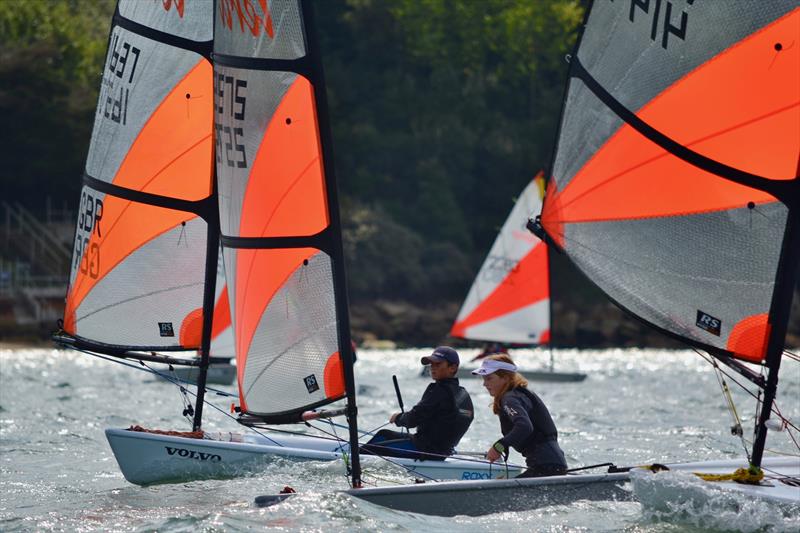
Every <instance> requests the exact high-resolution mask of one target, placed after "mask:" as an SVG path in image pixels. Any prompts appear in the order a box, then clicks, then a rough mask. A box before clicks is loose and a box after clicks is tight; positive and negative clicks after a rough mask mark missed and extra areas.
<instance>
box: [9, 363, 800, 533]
mask: <svg viewBox="0 0 800 533" xmlns="http://www.w3.org/2000/svg"><path fill="white" fill-rule="evenodd" d="M427 353H429V351H428V350H396V351H368V350H362V351H360V352H359V362H358V364H357V368H356V374H357V380H358V382H359V385H360V389H361V394H360V396H359V406H360V413H361V416H360V426H361V428H362V429H374V428H376V427H378V426H380V425H381V424H383V423H384V422H385V421H386V419H387V417H388V416H389V415H390V414H391V413H392V412H394V411H396V410H397V401H396V398H395V393H394V388H393V387H392V382H391V375H392V374H396V375H397V377H398V379H399V381H400V385H401V389H402V391H403V397H404V400H405V403H406V406H410V405H413V403H414V401H415V400H416V399H418V398H419V397H420V395H421V393H422V390H423V389H424V387H425V386H426V385H427V383H428V382H427V380H425V379H421V378H419V377H417V375H418V371H419V368H420V367H419V357H420V356H421V355H426V354H427ZM470 355H472V351H469V350H465V351H464V353H463V354H462V356H465V358H466V357H469V356H470ZM516 355H517V359H518V362H521V363H523V364H527V365H529V366H532V367H535V366H542V365H544V363H545V361H546V358H547V356H546V352H544V351H533V352H532V351H519V352H517V354H516ZM556 356H557V369H558V370H564V371H576V370H578V371H582V372H585V373H588V374H589V377H588V379H587V380H586V381H584V382H583V383H578V384H569V383H567V384H557V383H532V384H531V386H532V388H533V389H534V390H536V391H537V393H539V394H540V395H541V396H542V398H543V399H544V401H545V403H546V404H547V405H548V407H549V408H550V410H551V412H552V413H553V415H554V418H555V420H556V424H557V425H558V429H559V441H560V443H561V446H562V448H563V449H564V451H565V452H566V454H567V460H568V462H569V463H570V466H578V465H588V464H594V463H602V462H606V461H614V462H615V463H616V464H618V465H628V464H641V463H650V462H675V461H694V460H708V459H722V458H736V457H741V456H742V455H743V453H742V450H741V444H740V442H739V440H738V439H737V438H735V437H732V436H731V435H730V432H729V427H730V425H731V420H730V415H729V412H728V410H727V407H726V405H725V402H724V400H723V397H722V395H721V393H720V388H719V384H718V383H717V379H716V377H715V375H714V373H713V372H712V370H711V368H710V366H709V365H708V364H707V363H705V362H704V361H703V360H702V359H701V358H700V357H698V356H697V355H696V354H694V353H693V352H690V351H680V352H669V351H658V350H646V351H643V350H604V351H575V350H571V351H557V352H556ZM462 384H464V386H465V387H467V389H468V390H469V391H470V393H471V394H472V397H473V401H474V403H475V406H476V409H477V411H478V412H477V413H476V419H475V422H474V424H473V426H472V428H471V429H470V431H469V433H467V435H466V437H465V438H464V439H463V440H462V443H461V445H460V448H461V449H469V450H485V449H486V448H488V446H489V445H490V444H491V442H493V441H494V440H495V439H496V438H497V437H498V434H499V427H498V423H497V421H496V419H495V418H494V417H493V415H492V414H491V412H490V409H489V407H488V405H489V402H490V398H489V396H488V394H487V393H486V392H485V390H484V389H483V388H482V387H481V386H480V383H479V381H478V380H477V379H475V380H462ZM732 388H733V389H734V390H733V392H734V398H735V400H736V405H737V407H738V409H739V413H740V415H741V416H743V418H744V420H743V422H744V424H745V427H746V428H750V427H752V421H753V416H754V414H755V413H754V401H753V399H752V398H751V397H750V396H748V395H747V394H745V393H743V392H741V391H740V390H739V388H738V387H736V386H732ZM227 389H228V390H230V388H227ZM211 401H212V402H214V403H216V404H217V405H219V406H220V407H221V408H222V409H223V410H227V407H228V406H229V405H230V402H231V401H230V400H229V399H225V398H221V397H214V396H213V395H212V396H211ZM778 401H779V407H780V408H781V410H782V411H783V413H784V414H785V415H788V416H789V418H791V419H792V420H794V421H795V422H797V421H798V420H800V364H798V363H796V362H794V361H792V360H789V359H784V363H783V368H782V371H781V388H780V395H779V397H778ZM182 409H183V405H182V401H181V395H180V392H179V391H178V389H177V388H176V387H175V386H173V385H171V384H168V383H163V382H159V381H157V380H156V381H154V379H153V378H152V377H151V376H150V375H148V374H146V373H144V372H139V371H136V370H133V369H130V368H125V367H122V366H120V365H118V364H114V363H110V362H106V361H103V360H100V359H97V358H93V357H89V356H86V355H82V354H78V353H74V352H64V351H58V350H45V349H38V350H0V530H2V531H29V530H36V531H98V530H99V531H223V530H225V531H228V530H256V531H258V530H285V531H294V530H304V531H325V532H326V533H328V532H333V531H352V530H368V531H376V530H380V531H382V530H397V531H434V530H437V531H499V530H503V531H532V530H537V531H575V530H579V531H580V530H586V531H616V530H629V531H659V532H661V531H670V532H671V531H685V530H687V528H689V529H691V530H707V529H715V530H725V529H745V530H770V531H771V530H775V531H778V530H795V531H796V530H798V529H800V517H798V516H792V515H786V514H781V513H780V512H778V511H776V510H774V509H770V508H769V507H765V506H763V505H757V506H753V505H750V506H748V505H746V504H747V502H745V504H744V505H743V506H742V508H740V509H738V511H731V510H724V512H717V513H715V516H714V517H713V518H711V519H707V518H705V517H703V516H702V514H697V512H696V511H693V510H692V509H690V508H686V507H684V508H681V509H679V510H677V511H676V513H673V514H669V513H666V514H665V513H657V512H651V511H649V510H647V509H643V508H642V506H641V505H640V504H639V503H635V502H625V503H619V502H617V503H614V502H605V503H596V502H594V503H589V502H577V503H574V504H572V505H569V506H555V507H548V508H544V509H539V510H535V511H529V512H523V513H500V514H495V515H490V516H486V517H479V518H471V517H456V518H437V517H429V516H422V515H415V514H412V513H403V512H396V511H391V510H387V509H384V508H380V507H376V506H373V505H371V504H368V503H365V502H361V501H356V500H354V499H351V498H349V497H346V496H342V495H340V494H336V493H334V492H332V489H336V488H345V486H346V480H345V477H344V470H343V467H342V465H339V464H327V463H313V462H312V463H302V464H297V463H291V462H287V461H276V462H273V463H270V464H269V465H267V466H266V468H265V469H264V470H263V471H261V472H258V473H253V474H250V475H248V476H246V477H241V478H237V479H229V480H206V481H197V482H192V483H185V484H174V485H160V486H153V487H148V488H141V487H137V486H134V485H131V484H129V483H128V482H126V481H125V480H124V478H123V477H122V475H121V474H120V472H119V470H118V469H117V465H116V462H115V460H114V457H113V455H112V453H111V450H110V448H109V446H108V443H107V441H106V439H105V436H104V434H103V430H104V428H106V427H109V426H110V427H127V426H129V425H131V424H141V425H144V426H147V427H151V428H160V429H177V430H188V429H190V423H189V422H188V421H186V420H185V419H184V418H183V417H182V416H181V411H182ZM206 412H207V414H208V416H207V418H206V420H207V422H206V427H205V429H207V430H213V429H223V430H233V431H237V430H239V428H238V426H236V425H235V424H234V423H233V422H232V421H231V420H229V419H228V418H226V417H225V416H223V415H222V414H220V413H219V412H216V411H214V410H213V409H209V408H207V409H206ZM746 433H749V429H747V430H746ZM344 434H345V433H344V431H341V430H340V435H344ZM768 447H769V448H770V449H773V450H778V451H783V452H788V453H797V451H796V448H795V447H794V445H793V444H792V442H791V441H790V440H789V438H788V436H787V435H786V434H785V433H783V434H777V435H774V436H772V437H771V439H770V440H769V442H768ZM512 459H516V460H517V461H521V459H520V458H519V457H518V456H516V457H515V456H514V455H512ZM369 470H370V471H369V472H368V476H367V478H366V479H367V481H377V480H378V479H380V482H381V483H386V482H390V481H392V480H400V479H403V476H402V475H401V473H399V472H397V471H395V470H392V469H391V467H372V468H371V469H369ZM285 485H290V486H292V487H294V488H295V489H297V490H298V491H300V492H302V494H301V495H300V496H298V497H295V498H293V499H290V500H288V501H287V502H286V503H283V504H281V505H277V506H274V507H271V508H264V509H261V508H257V507H255V506H254V505H253V499H254V497H255V496H257V495H261V494H267V493H275V492H277V491H278V490H280V489H281V488H282V487H283V486H285ZM743 510H744V513H745V514H746V516H744V515H743V514H742V511H743Z"/></svg>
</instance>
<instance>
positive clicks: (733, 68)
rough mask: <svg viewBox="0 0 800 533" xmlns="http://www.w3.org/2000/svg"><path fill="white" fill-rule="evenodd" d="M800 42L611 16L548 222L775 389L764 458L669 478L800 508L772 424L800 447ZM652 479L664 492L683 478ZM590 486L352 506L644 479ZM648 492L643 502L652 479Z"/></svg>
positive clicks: (765, 29)
mask: <svg viewBox="0 0 800 533" xmlns="http://www.w3.org/2000/svg"><path fill="white" fill-rule="evenodd" d="M798 28H800V8H798V7H796V3H794V2H782V1H767V0H750V1H740V2H692V1H691V0H689V1H687V2H685V3H683V2H681V3H677V2H658V1H657V2H619V1H617V2H607V1H601V2H594V3H593V4H592V5H591V7H590V8H589V9H588V10H587V17H586V20H585V23H584V30H583V33H582V37H581V39H580V41H579V45H578V47H577V48H576V52H575V53H574V54H572V56H571V58H570V82H569V85H568V88H567V91H566V97H565V102H564V108H563V110H562V117H561V123H560V128H559V134H558V142H557V145H556V151H555V154H554V161H553V167H552V171H551V173H550V176H551V177H550V182H549V184H548V188H547V193H546V196H545V199H544V206H543V211H542V214H541V216H540V219H539V221H538V222H534V221H531V223H530V227H531V229H533V230H535V232H536V234H537V236H539V237H540V238H542V239H543V240H545V241H546V242H547V244H548V245H551V246H556V247H558V248H559V249H560V250H562V251H563V252H564V253H566V254H567V255H568V256H569V257H570V259H571V260H572V261H573V262H574V263H575V264H576V265H577V266H578V267H579V268H580V269H581V270H582V271H583V272H584V273H585V274H586V275H587V276H588V277H589V278H590V279H591V280H593V281H594V282H595V283H596V284H597V285H598V286H599V287H600V288H601V289H603V290H604V291H605V292H606V293H607V294H608V295H609V296H610V297H611V298H612V299H613V300H614V301H615V302H616V303H617V304H618V305H620V307H622V308H623V309H626V310H628V311H630V312H632V313H633V314H634V315H635V316H637V317H639V318H640V319H642V320H643V321H645V322H647V323H649V324H650V325H651V326H653V327H654V328H656V329H657V330H660V331H662V332H665V333H667V334H669V335H671V336H673V337H676V338H678V339H680V340H682V341H684V342H686V343H687V344H689V345H690V346H693V347H695V348H697V349H698V350H703V351H705V352H706V353H708V354H709V355H710V356H711V358H712V359H711V360H712V361H713V362H714V363H715V367H717V368H720V372H722V370H721V367H720V365H723V366H727V367H729V368H730V369H731V370H732V371H733V372H735V373H736V374H737V375H738V376H742V377H744V378H745V379H747V380H748V381H750V382H751V383H752V384H753V385H754V386H755V387H756V388H757V389H758V390H759V392H758V393H757V394H756V397H757V398H759V400H760V412H759V414H758V417H757V420H756V424H755V438H754V442H753V446H752V448H751V449H746V450H745V451H746V454H745V455H746V458H744V459H740V460H736V461H731V460H722V459H721V460H720V461H705V462H700V463H685V464H667V465H664V466H666V467H667V468H669V469H670V470H676V471H679V472H697V473H700V474H702V475H703V478H700V477H698V478H697V483H700V484H703V486H704V487H705V488H708V489H709V490H717V491H722V492H724V491H735V492H736V493H738V494H742V495H746V496H747V497H751V498H753V499H761V500H768V501H772V502H778V503H780V504H786V503H788V504H789V505H794V506H798V505H800V488H798V478H800V456H798V455H795V456H790V457H769V458H765V457H763V453H764V450H765V447H764V446H765V441H766V437H767V432H768V430H767V428H768V425H769V426H772V427H773V428H774V429H777V428H783V429H784V430H785V431H787V432H792V431H795V432H796V431H798V427H797V425H793V424H792V423H791V421H788V420H785V419H784V418H783V417H782V416H781V414H780V409H779V408H778V406H777V401H776V400H777V385H778V371H779V367H780V362H781V356H782V353H783V350H784V339H785V334H786V327H787V321H788V317H789V309H790V306H791V300H792V292H793V287H794V285H795V282H796V276H797V272H798V266H799V265H800V178H798V166H799V165H800V69H798V68H797V65H799V64H800V35H798ZM723 374H724V372H723ZM797 401H798V399H797V398H789V402H797ZM774 429H773V431H774ZM733 430H734V431H735V432H736V433H737V434H740V435H741V431H742V428H741V425H740V424H738V423H737V424H736V425H734V428H733ZM796 441H797V440H796V439H795V442H796ZM742 443H743V444H746V443H745V441H744V439H742ZM740 467H745V469H743V470H738V469H739V468H740ZM748 469H751V470H752V473H751V472H749V471H748ZM641 473H642V474H647V476H649V477H647V478H646V479H648V481H650V483H649V484H648V488H650V487H652V485H653V483H658V480H659V479H665V480H666V483H669V482H670V481H671V479H672V478H670V477H669V476H668V475H665V473H663V472H656V473H650V472H645V471H644V470H642V471H641ZM762 473H763V474H765V476H764V478H763V480H762V481H757V479H758V477H759V476H760V475H761V474H762ZM590 476H592V475H590V474H583V475H576V476H552V477H546V478H535V479H521V480H516V479H515V480H508V481H484V482H478V485H470V484H468V483H465V482H454V483H439V484H431V485H428V484H426V485H425V486H423V487H421V488H418V487H413V486H403V487H386V488H376V489H372V488H368V489H360V490H350V491H348V493H349V494H351V495H353V496H355V497H358V498H361V499H364V500H367V501H371V502H373V503H376V504H379V505H384V506H387V507H391V508H394V509H400V510H406V511H414V512H421V513H428V514H436V515H445V516H448V515H453V514H462V513H463V514H484V513H485V512H500V511H507V510H523V509H533V508H535V507H537V506H541V505H549V504H550V502H554V503H565V502H569V501H572V500H571V499H572V498H575V499H577V498H584V497H585V498H587V499H596V498H605V497H606V496H608V497H612V498H613V497H617V496H618V493H617V492H615V491H609V490H608V489H609V487H613V486H614V484H615V483H623V482H624V481H625V480H626V479H629V475H628V474H624V473H622V474H608V475H606V476H603V475H600V477H599V478H598V477H590ZM613 476H618V479H610V478H611V477H613ZM752 476H755V477H752ZM632 478H633V481H634V489H635V488H636V483H637V478H638V479H641V475H640V474H639V472H638V471H637V474H636V475H634V476H632ZM580 480H585V482H586V484H587V485H588V486H586V487H582V488H581V491H579V492H576V493H574V494H573V495H571V496H570V495H567V493H566V487H563V486H559V485H560V484H562V483H571V484H580V482H581V481H580ZM707 480H714V481H707ZM742 481H745V482H748V481H749V483H742ZM512 486H515V489H514V490H515V492H513V493H511V494H513V496H509V493H508V492H507V491H508V490H509V487H512ZM544 490H548V491H554V493H555V495H556V498H557V499H556V498H554V499H553V500H549V499H548V498H547V497H540V495H541V494H542V491H544ZM636 492H637V493H640V492H641V491H636ZM655 492H656V493H657V494H660V495H663V494H668V495H671V496H672V497H677V498H686V497H690V496H691V495H692V493H691V492H690V491H688V490H679V491H677V492H676V491H669V490H667V491H655ZM652 493H653V491H649V492H648V495H650V494H652ZM453 496H455V497H453ZM642 501H645V498H644V497H642ZM431 502H436V503H431ZM465 502H469V504H465Z"/></svg>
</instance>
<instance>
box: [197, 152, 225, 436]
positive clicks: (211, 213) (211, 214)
mask: <svg viewBox="0 0 800 533" xmlns="http://www.w3.org/2000/svg"><path fill="white" fill-rule="evenodd" d="M212 160H213V158H212ZM204 207H206V209H205V210H204V213H203V215H202V216H203V218H204V219H205V220H206V222H207V223H208V233H207V237H206V280H205V290H204V292H203V332H202V337H201V341H200V368H199V372H198V375H197V396H196V401H195V406H194V421H193V422H192V431H200V429H201V427H202V424H203V404H204V403H205V395H206V378H207V376H208V364H209V352H210V350H211V328H212V326H213V320H214V304H215V298H214V294H215V291H216V287H217V265H218V261H219V207H218V202H217V172H216V170H214V177H213V179H212V191H211V196H210V197H209V198H208V200H207V201H206V204H205V206H204Z"/></svg>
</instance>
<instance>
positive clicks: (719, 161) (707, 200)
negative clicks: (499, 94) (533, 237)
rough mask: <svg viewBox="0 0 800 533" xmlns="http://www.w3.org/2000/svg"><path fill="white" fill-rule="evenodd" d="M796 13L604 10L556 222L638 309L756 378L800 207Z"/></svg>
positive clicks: (738, 7) (565, 160)
mask: <svg viewBox="0 0 800 533" xmlns="http://www.w3.org/2000/svg"><path fill="white" fill-rule="evenodd" d="M795 6H796V4H795V3H793V2H785V1H767V0H750V1H740V2H693V1H691V0H687V1H685V2H684V1H669V2H660V1H655V2H633V1H630V2H623V1H616V2H614V1H608V0H601V1H597V2H594V4H593V6H592V8H591V12H590V14H589V15H588V18H587V23H586V27H585V30H584V33H583V35H582V38H581V42H580V46H579V48H578V50H577V53H576V54H574V55H573V57H572V58H571V80H570V84H569V87H568V90H567V94H566V100H565V104H564V106H565V107H564V111H563V115H562V121H561V127H560V132H559V138H558V145H557V151H556V157H555V161H554V165H553V168H552V179H551V181H550V183H549V185H548V190H547V195H546V198H545V205H544V211H543V213H542V215H541V223H542V225H543V227H544V229H545V230H546V233H547V235H548V236H549V237H550V238H551V239H552V240H553V241H554V242H555V243H556V244H557V245H558V246H559V247H561V248H562V249H563V250H564V251H565V252H566V253H567V254H568V255H569V256H570V258H571V259H572V260H573V261H574V262H575V263H576V264H577V265H578V266H579V267H580V268H581V269H582V270H583V271H584V272H585V273H586V274H587V275H588V276H589V277H590V279H592V280H593V281H594V282H595V283H597V284H598V285H599V286H600V287H601V288H602V289H603V290H604V291H605V292H606V293H608V294H609V295H610V296H611V298H613V299H614V300H615V301H616V302H617V303H619V304H620V305H621V306H622V307H624V308H627V309H628V310H630V311H631V312H633V313H634V314H635V315H637V316H639V317H641V318H643V319H644V320H645V321H647V322H649V323H651V324H652V325H654V326H656V327H657V328H660V329H661V330H663V331H666V332H668V333H671V334H673V335H675V336H678V337H680V338H682V339H683V340H685V341H687V342H689V343H690V344H693V345H695V346H699V347H703V348H707V349H709V350H710V351H713V352H714V353H718V354H723V355H730V356H733V357H735V358H738V359H743V360H746V361H749V362H754V363H763V362H764V360H765V358H766V349H767V348H766V346H767V340H768V337H769V327H770V326H769V325H768V324H769V323H770V322H769V321H768V318H769V313H770V307H771V305H772V302H773V292H774V290H775V287H776V285H775V280H776V271H777V269H778V263H779V258H780V255H781V247H782V243H783V240H784V233H785V231H786V228H787V214H788V212H789V211H788V207H787V206H788V205H790V204H791V203H792V202H795V201H796V198H794V197H795V195H796V190H793V189H792V187H794V186H795V185H796V184H795V183H791V180H793V179H794V178H795V177H796V176H797V173H798V154H799V153H800V107H799V105H800V69H799V68H798V65H800V40H798V28H800V9H798V8H796V7H795ZM720 28H724V30H723V31H719V29H720ZM795 189H796V187H795Z"/></svg>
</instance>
